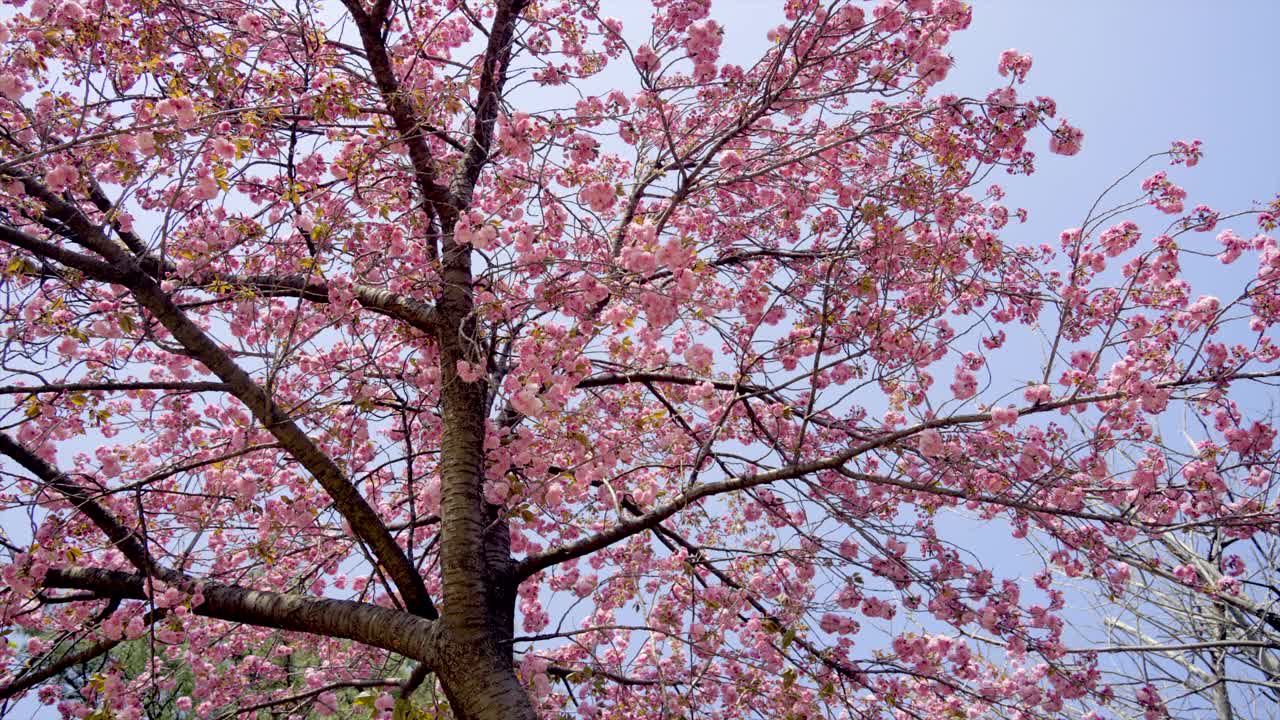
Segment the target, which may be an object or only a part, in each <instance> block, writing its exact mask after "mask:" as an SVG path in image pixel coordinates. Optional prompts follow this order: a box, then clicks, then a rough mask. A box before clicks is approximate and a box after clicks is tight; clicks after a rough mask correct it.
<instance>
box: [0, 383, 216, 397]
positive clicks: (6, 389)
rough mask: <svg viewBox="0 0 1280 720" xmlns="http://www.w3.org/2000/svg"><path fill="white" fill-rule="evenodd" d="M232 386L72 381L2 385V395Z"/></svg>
mask: <svg viewBox="0 0 1280 720" xmlns="http://www.w3.org/2000/svg"><path fill="white" fill-rule="evenodd" d="M230 389H231V386H230V385H227V384H226V383H221V382H183V381H181V380H174V381H158V382H150V381H139V382H127V381H126V382H72V383H55V384H52V385H30V386H27V385H0V395H47V394H51V393H66V392H98V391H103V392H133V391H136V390H167V391H172V392H225V391H227V390H230Z"/></svg>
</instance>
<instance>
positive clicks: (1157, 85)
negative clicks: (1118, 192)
mask: <svg viewBox="0 0 1280 720" xmlns="http://www.w3.org/2000/svg"><path fill="white" fill-rule="evenodd" d="M781 4H782V0H719V2H718V3H717V5H716V8H715V12H714V14H715V16H716V18H717V20H719V21H720V22H721V23H722V24H724V25H725V27H726V46H725V48H724V51H725V55H726V56H727V57H726V59H728V58H729V57H732V56H734V55H738V54H739V53H741V54H743V55H750V54H754V53H752V52H751V51H752V50H755V49H757V48H760V47H762V46H763V43H764V37H763V36H764V33H765V31H766V30H767V29H768V27H769V26H771V25H773V24H774V23H776V22H777V21H778V19H779V18H780V11H779V7H780V6H781ZM604 5H605V8H604V11H605V14H611V15H616V16H619V17H621V18H623V19H624V20H625V21H627V22H628V24H630V25H632V27H633V28H634V27H636V26H643V25H644V21H645V19H646V16H647V15H648V3H640V2H635V0H606V1H605V3H604ZM973 6H974V21H973V25H972V26H971V27H970V29H969V30H967V31H965V32H963V33H960V34H959V35H957V36H956V37H955V39H954V40H953V42H952V44H951V45H950V53H951V55H952V56H953V57H954V58H955V61H956V63H955V67H954V68H953V70H952V71H951V75H950V77H949V78H948V80H947V81H946V84H945V86H944V89H945V90H947V91H948V92H955V93H957V94H971V95H978V96H981V95H985V93H986V92H987V91H988V90H990V89H992V88H994V87H996V86H998V85H1000V84H1002V82H1003V78H1000V77H999V76H998V75H997V74H996V62H997V58H998V56H999V53H1000V52H1001V51H1002V50H1004V49H1006V48H1017V49H1018V50H1020V51H1022V52H1027V53H1030V54H1031V55H1032V56H1033V58H1034V67H1033V69H1032V72H1031V75H1030V78H1029V80H1028V82H1027V84H1026V85H1025V86H1024V90H1023V92H1024V94H1027V95H1040V94H1043V95H1049V96H1051V97H1053V98H1054V99H1055V100H1057V102H1058V107H1059V109H1060V112H1061V114H1062V116H1063V117H1066V118H1068V119H1069V120H1070V121H1071V123H1072V124H1073V125H1075V126H1077V127H1080V128H1081V129H1083V130H1084V132H1085V142H1084V147H1083V150H1082V151H1081V153H1080V154H1079V155H1077V156H1075V157H1070V158H1063V157H1059V156H1054V155H1050V154H1049V153H1048V152H1047V145H1046V143H1047V140H1046V139H1045V138H1044V137H1040V138H1039V139H1038V140H1037V141H1036V142H1038V143H1039V144H1040V147H1038V148H1036V149H1037V152H1038V154H1039V156H1040V162H1039V164H1038V165H1039V169H1038V172H1037V173H1036V174H1035V175H1034V176H1032V177H1030V178H1010V179H1004V178H1002V179H1000V180H999V181H1000V182H1001V183H1002V184H1003V185H1005V187H1006V189H1008V190H1009V191H1010V195H1009V197H1008V199H1007V200H1006V203H1007V204H1008V205H1010V206H1011V207H1018V206H1021V207H1025V208H1027V209H1028V210H1030V211H1031V221H1030V222H1029V223H1027V224H1026V225H1022V226H1017V225H1013V226H1010V228H1009V229H1008V230H1007V233H1008V234H1007V235H1006V239H1007V241H1009V242H1013V243H1026V244H1038V243H1040V242H1054V241H1055V240H1056V238H1057V234H1058V231H1059V230H1061V229H1063V228H1066V227H1072V226H1075V225H1078V224H1079V222H1080V219H1081V218H1082V217H1083V215H1084V213H1085V212H1086V211H1087V209H1088V207H1089V205H1090V204H1091V203H1092V201H1093V199H1094V197H1095V196H1096V195H1097V194H1098V193H1099V192H1100V191H1101V190H1102V189H1103V188H1105V187H1106V186H1107V185H1109V184H1110V183H1111V182H1112V181H1113V180H1114V179H1115V178H1117V177H1118V176H1119V175H1121V174H1123V173H1124V172H1125V171H1127V170H1128V169H1129V168H1130V167H1132V166H1133V165H1134V164H1136V163H1137V162H1138V161H1139V160H1141V159H1142V158H1143V157H1145V156H1146V155H1148V154H1150V153H1152V152H1159V151H1162V150H1164V149H1166V148H1167V147H1168V145H1169V143H1170V141H1172V140H1174V139H1184V138H1199V139H1201V140H1203V141H1204V149H1205V157H1204V159H1203V160H1202V161H1201V163H1200V164H1199V165H1198V166H1197V167H1196V168H1193V169H1190V170H1183V169H1178V172H1177V173H1176V174H1175V178H1174V179H1175V182H1178V183H1179V184H1182V185H1183V186H1184V187H1186V188H1187V189H1188V191H1189V193H1190V197H1189V199H1190V201H1191V204H1195V203H1197V202H1205V203H1207V204H1209V205H1211V206H1214V207H1218V208H1221V209H1233V208H1243V207H1246V206H1248V205H1249V204H1250V203H1251V202H1253V201H1266V200H1268V199H1270V198H1271V197H1274V196H1275V195H1276V194H1277V193H1278V192H1280V122H1277V112H1278V111H1280V82H1277V72H1276V71H1277V70H1278V69H1280V61H1278V60H1280V57H1278V54H1277V51H1276V50H1275V49H1274V48H1275V46H1276V42H1275V32H1276V28H1277V27H1280V2H1276V1H1271V0H1252V1H1246V0H1216V1H1214V2H1206V1H1205V0H1158V1H1157V0H1069V1H1068V2H1063V1H1061V0H1059V1H1058V2H1047V1H1045V0H976V1H975V2H973ZM627 35H628V36H629V37H630V36H632V32H628V33H627ZM735 61H736V58H735ZM1153 169H1159V166H1156V167H1153ZM1139 177H1142V176H1141V175H1140V176H1139ZM1135 184H1136V181H1135ZM1201 237H1202V238H1203V240H1204V241H1205V242H1207V241H1209V240H1211V236H1201ZM1232 271H1234V272H1247V271H1248V269H1247V268H1246V266H1245V265H1244V264H1243V263H1242V264H1241V265H1240V266H1239V267H1237V268H1235V269H1234V270H1232ZM12 716H13V717H47V716H50V715H49V713H48V709H38V708H37V707H34V706H33V705H32V704H29V703H23V705H22V706H21V707H20V708H18V709H15V711H14V712H13V715H12Z"/></svg>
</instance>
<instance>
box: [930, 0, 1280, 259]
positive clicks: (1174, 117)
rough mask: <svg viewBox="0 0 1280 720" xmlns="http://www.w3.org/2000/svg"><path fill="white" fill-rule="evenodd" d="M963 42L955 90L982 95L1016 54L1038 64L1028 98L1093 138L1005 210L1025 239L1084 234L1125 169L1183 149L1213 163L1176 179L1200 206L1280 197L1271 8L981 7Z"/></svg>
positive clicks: (1146, 2)
mask: <svg viewBox="0 0 1280 720" xmlns="http://www.w3.org/2000/svg"><path fill="white" fill-rule="evenodd" d="M973 6H974V21H973V25H972V26H971V27H970V29H969V30H968V31H966V32H964V33H960V34H959V35H957V36H956V38H955V40H954V41H953V44H952V55H953V56H954V57H955V59H956V67H955V69H954V70H953V71H952V72H953V77H952V78H949V83H950V84H952V85H953V87H955V88H956V89H965V90H971V91H972V92H980V91H982V90H983V89H984V88H985V87H987V86H989V85H990V84H991V80H992V79H993V76H994V75H993V74H994V68H995V62H996V55H997V54H998V53H999V52H1000V51H1001V50H1003V49H1005V48H1009V47H1016V48H1018V49H1019V50H1021V51H1023V52H1029V53H1031V54H1032V56H1033V57H1034V58H1035V64H1034V66H1033V68H1032V71H1031V76H1030V78H1029V80H1028V82H1027V85H1026V88H1027V90H1028V91H1029V92H1030V93H1033V94H1043V95H1050V96H1052V97H1053V98H1055V99H1056V100H1057V101H1058V107H1059V109H1060V111H1061V112H1062V113H1063V114H1064V115H1065V116H1066V117H1068V118H1070V120H1071V122H1072V123H1073V124H1075V125H1077V126H1079V127H1081V128H1082V129H1084V131H1085V143H1084V149H1083V150H1082V152H1081V153H1080V154H1079V155H1077V156H1075V157H1072V158H1060V157H1057V156H1050V155H1049V154H1048V153H1047V152H1041V153H1040V156H1041V158H1042V162H1041V163H1040V168H1039V172H1038V173H1037V174H1036V176H1033V178H1031V179H1030V180H1029V181H1027V182H1025V183H1019V184H1018V186H1017V187H1015V188H1014V192H1015V194H1014V195H1013V196H1011V197H1010V198H1009V200H1010V201H1011V204H1014V203H1013V201H1017V204H1021V205H1023V206H1025V207H1027V208H1028V209H1030V210H1031V211H1032V213H1033V221H1032V224H1031V225H1030V229H1034V230H1037V231H1039V230H1045V229H1048V230H1049V231H1051V232H1053V235H1050V236H1049V238H1050V239H1051V238H1052V237H1053V236H1054V235H1056V230H1057V229H1059V228H1061V227H1068V226H1074V225H1077V224H1078V223H1079V219H1080V217H1081V216H1082V215H1083V212H1084V211H1085V210H1086V209H1087V208H1088V205H1089V203H1090V202H1091V201H1092V198H1093V197H1094V196H1096V194H1097V193H1098V192H1099V191H1100V190H1101V189H1102V188H1104V187H1105V186H1106V185H1107V184H1109V182H1110V181H1111V180H1113V179H1114V178H1115V177H1117V176H1118V175H1119V174H1120V173H1121V172H1122V171H1123V170H1125V169H1128V167H1130V166H1131V165H1133V164H1134V163H1136V162H1137V161H1138V160H1140V159H1141V158H1142V157H1145V156H1146V155H1147V154H1148V153H1149V152H1155V151H1159V150H1163V149H1165V148H1166V146H1167V145H1168V142H1169V141H1170V140H1172V139H1175V138H1189V137H1198V138H1201V139H1202V140H1204V143H1205V150H1206V154H1205V158H1204V160H1203V161H1202V162H1201V164H1200V165H1199V166H1197V167H1196V168H1194V169H1193V170H1191V171H1187V172H1179V173H1177V177H1176V179H1175V180H1176V181H1181V182H1182V184H1183V185H1184V186H1185V187H1186V188H1187V190H1188V191H1189V193H1190V196H1189V199H1190V200H1192V201H1195V200H1201V201H1205V202H1208V204H1210V205H1212V206H1214V207H1221V208H1223V209H1228V208H1239V207H1243V206H1245V205H1246V204H1248V203H1249V202H1250V201H1252V200H1266V199H1268V198H1269V197H1272V196H1274V195H1275V193H1277V192H1280V122H1278V119H1277V113H1278V111H1280V82H1277V71H1278V70H1280V53H1277V50H1276V45H1277V43H1276V34H1275V33H1276V28H1277V27H1280V2H1274V1H1273V0H1250V1H1246V0H1234V1H1233V0H1217V1H1215V2H1205V1H1204V0H1160V1H1155V0H1073V1H1072V2H1045V1H1041V0H1025V1H1021V2H1020V1H1018V0H977V2H974V3H973Z"/></svg>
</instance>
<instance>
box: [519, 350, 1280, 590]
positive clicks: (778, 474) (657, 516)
mask: <svg viewBox="0 0 1280 720" xmlns="http://www.w3.org/2000/svg"><path fill="white" fill-rule="evenodd" d="M1277 376H1280V371H1274V372H1258V373H1233V374H1230V375H1225V376H1222V377H1213V376H1196V377H1190V378H1186V379H1183V380H1177V381H1169V382H1165V383H1160V384H1158V385H1157V387H1161V388H1179V387H1189V386H1193V385H1201V384H1205V383H1217V382H1228V381H1233V380H1243V379H1263V378H1271V377H1277ZM1123 397H1125V393H1122V392H1113V393H1103V394H1098V395H1090V396H1080V397H1071V398H1065V399H1062V400H1056V401H1053V402H1047V403H1040V404H1037V405H1032V406H1027V407H1023V408H1019V409H1018V413H1019V415H1033V414H1037V413H1044V412H1048V411H1050V410H1057V409H1060V408H1064V407H1074V406H1079V405H1088V404H1091V403H1096V402H1107V401H1110V400H1118V399H1121V398H1123ZM990 420H991V413H971V414H965V415H953V416H951V417H947V418H941V419H937V420H928V421H925V422H922V423H919V424H917V425H912V426H910V427H907V428H903V429H901V430H897V431H895V432H892V433H885V434H884V435H881V436H880V437H878V438H875V439H873V440H869V441H867V442H863V443H859V444H857V445H855V446H853V447H851V448H849V449H848V450H845V451H843V452H840V453H836V454H834V455H830V456H827V457H825V458H819V459H817V460H813V461H810V462H806V463H797V464H795V465H789V466H786V467H782V468H778V469H776V470H771V471H768V472H762V473H752V474H748V475H740V476H737V477H731V478H727V479H725V480H721V481H718V482H709V483H699V484H697V485H693V486H692V487H689V488H688V489H686V490H685V491H684V492H682V493H680V495H679V496H677V497H676V498H675V499H673V500H671V501H670V502H668V503H666V504H664V505H660V506H658V507H656V508H654V509H652V510H650V511H649V512H647V513H645V514H643V515H640V516H638V517H635V518H631V519H628V520H623V521H621V522H619V523H618V524H617V525H615V526H613V527H611V528H609V529H607V530H604V531H602V532H600V533H597V534H595V535H591V536H588V537H585V538H582V539H580V540H577V541H575V542H571V543H568V544H565V545H561V546H559V547H556V548H550V549H548V550H546V551H544V552H542V553H539V554H536V555H530V556H528V557H526V558H525V559H523V560H521V561H520V562H518V563H516V568H515V577H516V578H517V580H518V581H523V580H525V579H527V578H528V577H529V576H531V575H533V574H534V573H536V572H538V571H540V570H544V569H546V568H548V567H551V566H552V565H558V564H559V563H562V562H565V561H566V560H571V559H573V558H578V557H582V556H584V555H589V554H591V553H593V552H596V551H598V550H602V549H604V548H606V547H608V546H610V545H612V544H614V543H616V542H620V541H622V540H625V539H626V538H629V537H631V536H632V535H635V534H637V533H641V532H644V531H645V530H651V529H653V528H655V527H657V526H658V524H659V523H661V522H662V521H663V520H666V519H667V518H669V517H671V516H672V515H675V514H676V513H678V512H680V511H682V510H684V509H685V508H686V507H688V506H689V505H691V504H693V503H695V502H697V501H699V500H702V499H703V498H707V497H710V496H712V495H721V494H724V493H728V492H736V491H740V490H747V489H750V488H753V487H758V486H760V485H767V484H769V483H774V482H779V481H782V480H791V479H795V478H799V477H804V476H806V475H811V474H813V473H816V472H821V471H823V470H837V469H839V468H842V467H843V466H844V464H845V463H847V462H849V461H850V460H852V459H854V458H856V457H858V456H860V455H863V454H865V453H867V452H870V451H872V450H876V449H879V448H882V447H888V446H890V445H893V444H895V443H897V442H900V441H902V440H905V439H908V438H910V437H911V436H913V435H917V434H919V433H921V432H923V431H925V430H928V429H932V428H946V427H952V426H957V425H968V424H975V423H985V422H989V421H990ZM893 484H900V483H893ZM910 489H913V490H914V489H923V488H917V487H911V488H910ZM954 492H956V493H959V491H954ZM940 494H948V493H945V492H944V493H940ZM956 496H957V497H967V495H963V494H957V495H956ZM975 499H976V498H975ZM979 501H980V502H992V501H990V500H981V499H979ZM997 504H1008V503H997ZM1089 519H1111V518H1110V516H1105V515H1099V516H1096V517H1090V518H1089Z"/></svg>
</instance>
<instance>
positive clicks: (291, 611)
mask: <svg viewBox="0 0 1280 720" xmlns="http://www.w3.org/2000/svg"><path fill="white" fill-rule="evenodd" d="M185 582H186V583H187V584H189V585H190V586H191V589H192V590H195V589H198V590H199V592H200V594H201V595H203V596H204V602H202V603H201V604H199V605H196V606H195V607H193V608H192V609H191V611H192V612H193V613H195V614H196V615H201V616H203V617H209V618H214V619H216V620H226V621H229V622H238V623H244V624H246V625H256V626H258V627H269V628H275V629H277V630H288V631H292V632H302V633H312V634H317V635H325V636H328V637H337V638H344V639H347V640H354V641H356V642H359V643H363V644H365V645H371V646H373V647H379V648H382V649H384V650H390V651H391V652H394V653H398V654H400V655H404V656H405V657H409V658H413V659H415V660H418V661H420V662H424V663H428V664H431V663H433V662H434V660H435V645H436V639H437V638H436V633H435V623H434V622H432V621H430V620H427V619H425V618H422V617H419V616H417V615H413V614H411V613H408V612H404V611H401V610H393V609H391V608H385V607H380V606H378V605H369V604H367V603H360V602H354V601H351V600H333V599H329V598H317V597H306V596H303V595H292V594H286V593H277V592H270V591H266V590H250V589H247V588H242V587H237V586H234V585H222V584H219V583H212V582H201V581H198V580H196V579H195V578H185ZM44 586H45V587H50V588H69V589H75V590H93V591H95V592H98V593H100V594H104V595H111V596H115V597H120V598H125V599H130V600H144V599H146V597H147V593H146V581H145V579H144V578H143V577H142V576H141V575H132V574H129V573H122V572H117V571H114V570H102V569H99V568H67V569H63V570H50V571H49V573H48V575H46V577H45V579H44Z"/></svg>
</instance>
